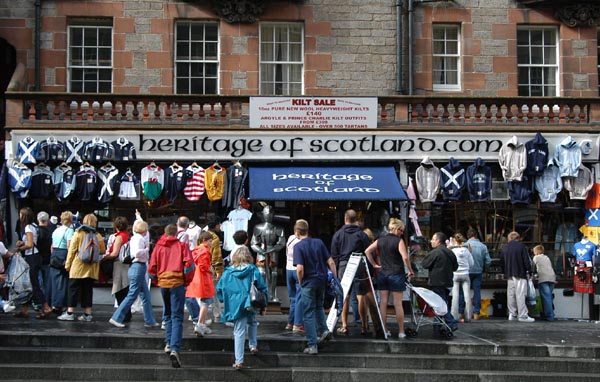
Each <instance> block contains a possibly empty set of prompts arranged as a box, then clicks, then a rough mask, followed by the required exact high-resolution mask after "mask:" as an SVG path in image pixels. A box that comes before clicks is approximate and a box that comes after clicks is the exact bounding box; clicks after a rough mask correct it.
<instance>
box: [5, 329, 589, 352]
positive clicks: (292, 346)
mask: <svg viewBox="0 0 600 382" xmlns="http://www.w3.org/2000/svg"><path fill="white" fill-rule="evenodd" d="M163 335H164V334H163V332H162V331H157V330H154V331H152V332H150V333H148V334H147V335H144V336H141V335H132V334H131V333H123V334H120V335H114V334H111V335H110V336H107V335H103V334H102V333H80V332H77V333H68V332H67V333H65V332H59V333H46V332H42V333H24V332H23V333H13V334H11V335H4V334H3V335H2V338H1V340H0V346H16V347H19V346H30V347H52V348H86V349H131V350H139V349H152V350H160V349H162V348H163V346H164V345H163ZM258 346H259V348H260V349H261V350H264V351H271V352H301V351H302V350H303V349H304V347H305V346H306V342H305V340H304V337H301V336H292V335H287V334H283V335H281V336H273V335H271V336H267V337H264V338H263V337H261V336H259V339H258ZM181 348H182V349H183V350H185V351H223V350H225V351H231V350H233V338H232V337H231V336H224V335H216V336H213V335H211V336H207V337H204V338H195V337H192V338H184V339H183V341H182V346H181ZM321 352H322V353H339V354H354V353H365V354H386V353H387V354H428V355H442V354H449V355H473V356H477V355H481V356H514V357H558V358H576V359H582V358H583V359H600V346H577V345H555V344H543V343H542V344H540V343H532V344H527V343H511V344H506V345H499V344H490V343H481V342H479V341H474V340H470V339H469V338H468V337H464V338H463V337H461V336H460V334H458V335H457V337H455V338H454V339H453V340H444V341H441V340H437V341H434V340H421V339H418V338H417V339H405V340H397V339H395V340H394V339H392V340H388V341H386V340H376V339H373V340H369V341H364V340H360V339H357V340H354V339H352V338H340V337H336V338H335V339H334V340H332V341H330V342H329V343H328V344H326V345H324V346H323V347H322V350H321Z"/></svg>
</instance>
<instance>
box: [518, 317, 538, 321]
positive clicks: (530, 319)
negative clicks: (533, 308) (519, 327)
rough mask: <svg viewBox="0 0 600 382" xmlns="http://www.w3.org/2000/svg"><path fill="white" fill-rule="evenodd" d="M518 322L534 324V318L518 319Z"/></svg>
mask: <svg viewBox="0 0 600 382" xmlns="http://www.w3.org/2000/svg"><path fill="white" fill-rule="evenodd" d="M519 322H535V318H533V317H529V316H527V317H519Z"/></svg>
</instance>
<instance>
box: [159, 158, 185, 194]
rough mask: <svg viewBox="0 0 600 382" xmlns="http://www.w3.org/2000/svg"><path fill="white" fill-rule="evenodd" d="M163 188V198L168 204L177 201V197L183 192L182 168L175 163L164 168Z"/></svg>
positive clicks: (183, 176)
mask: <svg viewBox="0 0 600 382" xmlns="http://www.w3.org/2000/svg"><path fill="white" fill-rule="evenodd" d="M164 186H165V189H164V193H165V197H166V198H167V200H168V201H169V202H172V201H174V200H175V199H177V196H178V195H179V194H180V193H181V192H182V191H183V188H184V187H185V173H184V168H183V167H181V166H180V165H179V164H177V162H174V163H173V164H172V165H170V166H169V167H167V168H166V170H165V185H164Z"/></svg>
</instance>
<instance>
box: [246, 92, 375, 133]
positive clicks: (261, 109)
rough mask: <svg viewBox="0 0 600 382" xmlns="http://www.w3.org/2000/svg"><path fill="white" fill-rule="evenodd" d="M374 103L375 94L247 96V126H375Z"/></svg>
mask: <svg viewBox="0 0 600 382" xmlns="http://www.w3.org/2000/svg"><path fill="white" fill-rule="evenodd" d="M377 106H378V105H377V98H376V97H371V98H364V97H363V98H360V97H348V98H339V97H250V127H252V128H260V129H368V128H372V129H374V128H376V127H377Z"/></svg>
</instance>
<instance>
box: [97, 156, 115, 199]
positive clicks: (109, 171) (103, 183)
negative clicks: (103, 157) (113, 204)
mask: <svg viewBox="0 0 600 382" xmlns="http://www.w3.org/2000/svg"><path fill="white" fill-rule="evenodd" d="M97 175H98V182H99V185H98V201H99V202H101V203H108V202H110V201H111V200H112V199H113V197H114V195H115V190H116V187H117V181H118V176H119V169H117V168H116V167H115V166H113V165H112V164H111V163H107V164H105V165H104V166H102V167H100V168H99V169H98V171H97Z"/></svg>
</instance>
